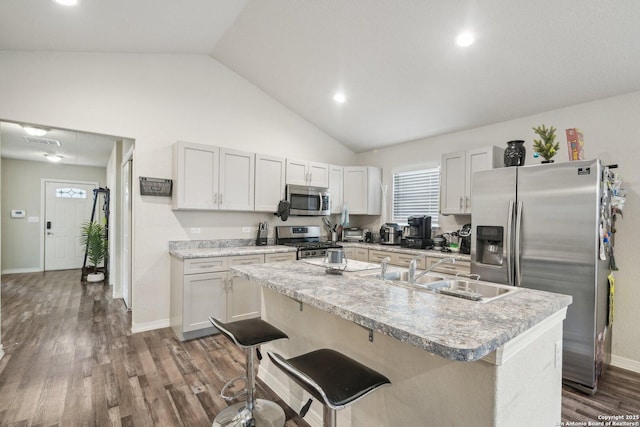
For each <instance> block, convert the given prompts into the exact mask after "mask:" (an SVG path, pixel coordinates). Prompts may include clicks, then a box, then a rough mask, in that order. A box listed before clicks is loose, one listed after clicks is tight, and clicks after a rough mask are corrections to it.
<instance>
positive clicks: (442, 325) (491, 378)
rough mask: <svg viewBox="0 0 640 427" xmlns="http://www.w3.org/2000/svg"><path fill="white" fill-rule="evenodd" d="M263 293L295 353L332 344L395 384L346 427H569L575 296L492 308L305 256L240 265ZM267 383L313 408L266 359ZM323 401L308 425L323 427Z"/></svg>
mask: <svg viewBox="0 0 640 427" xmlns="http://www.w3.org/2000/svg"><path fill="white" fill-rule="evenodd" d="M231 270H232V272H233V274H236V275H239V276H241V277H243V278H245V279H248V280H250V281H252V282H254V283H257V284H259V285H260V286H262V288H263V293H262V295H263V299H262V317H263V318H264V319H265V320H267V321H269V322H270V323H272V324H274V325H275V326H276V327H278V328H281V329H282V330H283V331H285V332H286V333H287V334H288V335H289V337H290V339H289V340H282V341H279V342H275V343H271V344H269V345H265V347H266V348H270V349H273V350H275V351H277V352H279V353H281V354H282V355H283V356H285V357H292V356H295V355H298V354H301V353H304V352H308V351H311V350H313V349H317V348H321V347H324V348H332V349H335V350H338V351H341V352H343V353H345V354H347V355H348V356H350V357H352V358H354V359H356V360H359V361H361V362H362V363H364V364H366V365H368V366H370V367H371V368H373V369H375V370H378V371H379V372H381V373H382V374H384V375H386V376H387V377H388V378H389V379H390V380H391V381H392V385H391V386H388V387H384V388H383V389H381V390H379V392H376V393H374V394H372V395H371V396H369V397H367V398H366V399H364V400H362V401H360V402H358V403H357V404H356V405H354V406H352V407H351V408H349V409H347V410H343V411H341V412H340V413H339V415H338V418H339V421H338V423H339V425H341V426H345V427H346V426H354V427H355V426H405V425H406V426H409V425H411V426H422V425H434V426H436V425H437V426H442V425H447V426H449V425H451V426H454V425H459V426H471V425H473V426H514V425H518V426H521V425H536V426H538V425H551V426H552V425H554V424H555V423H556V422H559V421H560V409H561V391H562V390H561V387H562V386H561V374H562V362H561V358H560V357H559V355H561V354H562V320H563V319H564V316H565V314H566V307H567V306H568V305H569V304H570V303H571V297H568V296H565V295H558V294H549V293H545V292H540V291H531V290H527V289H520V290H518V291H517V292H513V293H511V294H509V295H507V296H505V297H503V298H499V299H496V300H494V301H491V302H489V303H486V304H483V303H479V302H474V301H467V300H463V299H458V298H452V297H448V296H443V295H436V294H433V293H431V292H426V291H422V290H415V289H412V288H410V287H407V286H399V285H394V284H390V283H388V282H383V281H380V280H376V279H374V278H367V277H363V274H367V275H370V273H371V271H363V272H354V273H345V274H344V275H331V274H326V273H325V270H324V268H322V267H319V266H317V265H311V264H309V263H305V262H303V261H293V262H284V263H278V264H262V265H248V266H237V267H233V268H231ZM259 377H260V378H261V379H262V380H263V381H264V382H265V383H266V384H267V385H269V386H270V387H271V388H272V389H274V391H276V393H278V394H279V395H280V396H281V397H282V398H283V400H284V401H285V402H286V403H287V404H289V405H290V406H291V407H292V408H294V410H299V408H300V407H301V406H302V404H304V402H306V399H307V398H308V395H306V394H305V393H304V392H303V391H302V390H301V389H300V388H299V387H298V386H297V385H296V384H295V383H293V382H291V381H290V380H289V379H288V378H287V377H286V376H285V375H284V374H282V373H281V372H280V371H279V370H278V369H277V368H276V367H274V366H273V365H271V363H270V362H269V361H268V360H267V359H266V358H265V359H263V361H262V363H261V365H260V371H259ZM321 412H322V411H321V405H320V404H319V403H316V404H314V405H312V412H310V413H309V415H307V417H306V419H307V421H308V422H310V423H311V424H312V425H321V422H320V420H321V416H320V414H321Z"/></svg>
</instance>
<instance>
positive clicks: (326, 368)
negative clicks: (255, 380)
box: [267, 349, 391, 427]
mask: <svg viewBox="0 0 640 427" xmlns="http://www.w3.org/2000/svg"><path fill="white" fill-rule="evenodd" d="M267 354H268V355H269V358H270V359H271V360H272V361H273V362H274V363H275V364H276V366H278V367H279V368H280V369H282V370H283V371H284V372H285V373H286V374H287V375H288V376H289V377H291V378H292V379H293V380H294V381H295V382H296V383H298V385H300V386H301V387H302V388H304V389H305V390H306V391H308V392H309V393H310V394H311V395H312V396H313V397H315V398H316V399H318V400H319V401H321V402H324V406H323V411H322V412H323V415H322V418H323V425H324V427H336V414H337V410H338V409H343V408H346V407H347V406H349V405H351V404H353V403H355V402H356V401H358V400H360V399H362V398H363V397H364V396H366V395H367V394H369V393H371V392H372V391H374V390H375V389H377V388H378V387H380V386H382V385H385V384H391V381H389V379H388V378H387V377H385V376H384V375H382V374H380V373H378V372H376V371H374V370H373V369H371V368H369V367H367V366H365V365H363V364H362V363H360V362H357V361H355V360H353V359H351V358H349V357H347V356H345V355H344V354H342V353H339V352H337V351H335V350H329V349H320V350H315V351H312V352H310V353H305V354H302V355H300V356H296V357H293V358H291V359H285V358H283V357H282V356H280V355H279V354H277V353H273V352H271V351H269V352H267ZM309 406H311V399H309V401H308V402H307V403H306V404H305V405H304V406H303V408H302V410H301V411H300V416H302V417H304V415H305V414H306V413H307V411H308V410H309Z"/></svg>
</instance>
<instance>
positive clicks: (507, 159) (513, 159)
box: [504, 139, 527, 166]
mask: <svg viewBox="0 0 640 427" xmlns="http://www.w3.org/2000/svg"><path fill="white" fill-rule="evenodd" d="M526 153H527V150H526V149H525V148H524V141H522V140H519V139H516V140H513V141H509V142H507V148H506V149H505V150H504V165H505V166H524V159H525V154H526Z"/></svg>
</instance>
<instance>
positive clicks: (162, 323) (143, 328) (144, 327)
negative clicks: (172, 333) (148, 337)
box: [131, 319, 170, 334]
mask: <svg viewBox="0 0 640 427" xmlns="http://www.w3.org/2000/svg"><path fill="white" fill-rule="evenodd" d="M169 326H170V324H169V319H162V320H155V321H153V322H145V323H138V324H135V325H131V333H132V334H137V333H138V332H147V331H153V330H155V329H162V328H168V327H169Z"/></svg>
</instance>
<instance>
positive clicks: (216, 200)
mask: <svg viewBox="0 0 640 427" xmlns="http://www.w3.org/2000/svg"><path fill="white" fill-rule="evenodd" d="M213 204H214V205H217V204H218V193H213Z"/></svg>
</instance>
